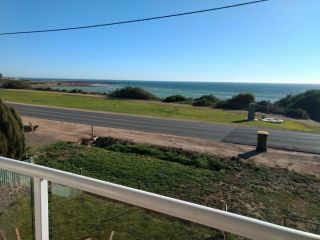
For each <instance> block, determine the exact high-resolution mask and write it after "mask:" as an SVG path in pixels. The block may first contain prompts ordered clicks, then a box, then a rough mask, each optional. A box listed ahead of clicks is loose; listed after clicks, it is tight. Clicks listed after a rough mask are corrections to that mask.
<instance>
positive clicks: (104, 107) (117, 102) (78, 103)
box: [0, 89, 320, 132]
mask: <svg viewBox="0 0 320 240" xmlns="http://www.w3.org/2000/svg"><path fill="white" fill-rule="evenodd" d="M0 96H1V98H2V99H3V100H5V101H12V102H20V103H26V104H36V105H44V106H56V107H66V108H75V109H84V110H92V111H106V112H114V113H125V114H135V115H142V116H154V117H162V118H171V119H181V120H195V121H202V122H209V123H225V124H234V123H237V124H241V125H246V126H257V127H262V128H279V129H288V130H296V131H305V132H320V127H317V126H312V125H307V124H305V123H302V122H298V121H293V120H285V121H284V123H283V124H271V123H266V122H261V121H252V122H246V121H244V119H246V118H247V114H246V113H245V112H233V111H226V110H222V109H212V108H200V107H193V106H190V105H187V104H167V103H161V102H158V101H157V102H155V101H134V100H132V101H125V100H121V99H108V100H106V99H105V98H104V97H94V96H88V95H75V94H62V93H55V92H42V91H31V90H9V89H0Z"/></svg>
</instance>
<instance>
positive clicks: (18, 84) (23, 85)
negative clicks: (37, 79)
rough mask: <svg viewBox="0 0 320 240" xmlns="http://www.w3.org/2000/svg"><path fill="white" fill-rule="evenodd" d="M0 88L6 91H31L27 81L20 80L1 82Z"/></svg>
mask: <svg viewBox="0 0 320 240" xmlns="http://www.w3.org/2000/svg"><path fill="white" fill-rule="evenodd" d="M0 87H1V88H8V89H31V85H30V84H29V83H28V82H27V81H20V80H1V81H0Z"/></svg>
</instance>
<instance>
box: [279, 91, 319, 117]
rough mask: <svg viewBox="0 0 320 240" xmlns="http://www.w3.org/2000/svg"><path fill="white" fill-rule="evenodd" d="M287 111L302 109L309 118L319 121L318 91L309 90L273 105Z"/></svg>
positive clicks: (287, 97)
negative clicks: (287, 109)
mask: <svg viewBox="0 0 320 240" xmlns="http://www.w3.org/2000/svg"><path fill="white" fill-rule="evenodd" d="M275 105H278V106H280V107H284V108H289V109H302V110H304V111H306V112H307V113H308V114H309V116H310V118H311V119H313V120H316V121H320V110H319V109H320V90H309V91H306V92H304V93H300V94H297V95H288V96H286V97H285V98H282V99H280V100H279V101H277V102H276V103H275Z"/></svg>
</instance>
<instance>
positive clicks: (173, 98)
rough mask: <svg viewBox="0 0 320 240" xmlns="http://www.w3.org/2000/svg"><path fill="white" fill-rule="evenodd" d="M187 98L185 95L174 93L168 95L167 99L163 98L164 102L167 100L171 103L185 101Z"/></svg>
mask: <svg viewBox="0 0 320 240" xmlns="http://www.w3.org/2000/svg"><path fill="white" fill-rule="evenodd" d="M186 100H187V99H186V98H185V97H184V96H181V95H173V96H169V97H166V98H165V99H163V100H162V101H163V102H167V103H171V102H183V101H186Z"/></svg>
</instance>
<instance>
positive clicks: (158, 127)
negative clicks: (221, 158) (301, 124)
mask: <svg viewBox="0 0 320 240" xmlns="http://www.w3.org/2000/svg"><path fill="white" fill-rule="evenodd" d="M10 105H12V106H14V107H15V108H16V110H17V111H18V112H19V113H20V114H21V115H22V116H28V117H35V118H42V119H50V120H57V121H64V122H74V123H82V124H90V125H91V124H92V125H95V126H102V127H111V128H121V129H129V130H137V131H144V132H153V133H162V134H170V135H177V136H184V137H194V138H200V139H206V140H215V141H221V142H228V143H236V144H244V145H252V146H254V145H255V144H256V139H257V136H256V134H257V128H252V127H241V126H238V125H224V124H209V123H201V122H191V121H180V120H167V119H160V118H150V117H139V116H130V115H122V114H113V113H103V112H90V111H80V110H73V109H59V108H50V107H40V106H32V105H22V104H10ZM268 132H269V138H268V146H269V147H272V148H278V149H285V150H295V151H301V152H309V153H316V154H320V134H312V133H302V132H294V131H281V130H274V129H268Z"/></svg>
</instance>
